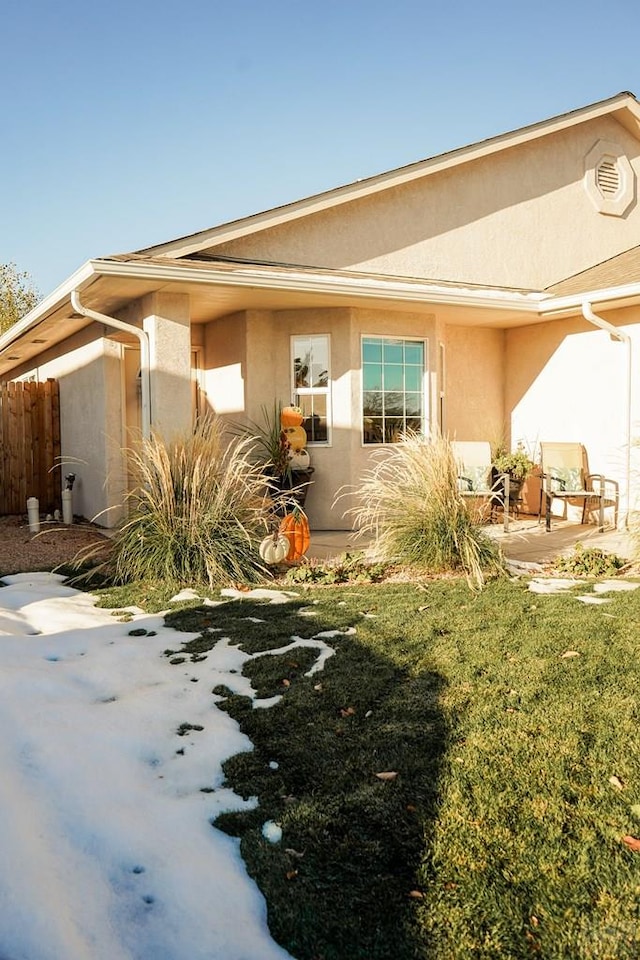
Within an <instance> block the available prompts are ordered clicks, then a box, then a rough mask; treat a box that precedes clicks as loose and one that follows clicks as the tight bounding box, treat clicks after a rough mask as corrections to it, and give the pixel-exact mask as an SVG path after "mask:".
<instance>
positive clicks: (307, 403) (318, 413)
mask: <svg viewBox="0 0 640 960" xmlns="http://www.w3.org/2000/svg"><path fill="white" fill-rule="evenodd" d="M299 401H300V404H299V405H300V407H301V408H302V412H303V414H304V420H303V421H302V426H303V427H304V429H305V430H306V431H307V442H308V443H319V442H324V441H326V440H327V436H328V433H327V397H326V395H324V394H304V395H303V396H301V397H299Z"/></svg>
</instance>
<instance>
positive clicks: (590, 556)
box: [554, 543, 627, 577]
mask: <svg viewBox="0 0 640 960" xmlns="http://www.w3.org/2000/svg"><path fill="white" fill-rule="evenodd" d="M626 564H627V561H626V560H623V558H622V557H619V556H618V555H617V554H615V553H607V552H606V551H605V550H601V549H600V548H599V547H587V548H586V549H585V547H584V546H583V545H582V544H581V543H576V545H575V547H574V550H573V553H571V554H570V555H569V556H567V557H556V559H555V561H554V567H555V568H556V570H558V571H559V572H560V573H569V574H571V575H572V576H574V577H615V576H616V574H618V573H620V570H621V569H622V568H623V567H625V566H626Z"/></svg>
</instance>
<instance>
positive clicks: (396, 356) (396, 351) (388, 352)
mask: <svg viewBox="0 0 640 960" xmlns="http://www.w3.org/2000/svg"><path fill="white" fill-rule="evenodd" d="M403 360H404V357H403V349H402V341H401V340H385V341H384V362H385V363H402V362H403Z"/></svg>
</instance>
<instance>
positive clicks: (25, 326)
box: [0, 260, 95, 353]
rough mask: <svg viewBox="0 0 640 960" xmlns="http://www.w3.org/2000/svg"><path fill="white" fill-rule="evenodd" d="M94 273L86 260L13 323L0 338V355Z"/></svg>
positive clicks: (91, 265)
mask: <svg viewBox="0 0 640 960" xmlns="http://www.w3.org/2000/svg"><path fill="white" fill-rule="evenodd" d="M94 273H95V271H94V269H93V263H92V261H91V260H87V262H86V263H84V264H83V265H82V266H81V267H80V268H79V269H78V270H76V272H75V273H73V274H72V275H71V276H70V277H69V278H68V279H67V280H65V281H64V283H61V284H60V285H59V286H58V287H56V289H55V290H54V291H53V293H50V294H49V295H48V296H46V297H45V298H44V300H41V301H40V303H37V304H36V305H35V307H34V308H33V309H32V310H30V311H29V313H27V314H25V315H24V317H22V319H21V320H18V322H17V323H14V324H13V326H11V327H9V329H8V330H7V331H5V333H3V335H2V336H1V337H0V353H2V351H3V350H4V349H5V348H6V347H8V346H10V344H12V343H13V341H14V340H17V339H19V338H20V337H21V336H22V335H23V334H25V333H27V332H28V331H29V330H31V329H32V328H33V327H37V326H38V324H39V323H41V322H42V321H43V320H45V319H46V318H47V316H48V314H50V313H52V312H53V311H54V310H57V309H58V307H61V306H62V305H63V304H64V303H65V301H66V300H68V299H69V297H70V296H71V291H72V290H75V289H76V288H79V287H82V286H84V285H85V284H86V282H87V280H90V279H91V277H92V276H93V275H94Z"/></svg>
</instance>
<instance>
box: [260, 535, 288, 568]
mask: <svg viewBox="0 0 640 960" xmlns="http://www.w3.org/2000/svg"><path fill="white" fill-rule="evenodd" d="M289 547H290V544H289V539H288V537H285V535H284V534H283V533H275V534H269V536H268V537H265V538H264V540H263V541H262V543H261V544H260V557H261V558H262V559H263V560H264V562H265V563H271V564H273V563H283V562H284V561H285V560H286V559H287V554H288V553H289Z"/></svg>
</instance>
